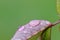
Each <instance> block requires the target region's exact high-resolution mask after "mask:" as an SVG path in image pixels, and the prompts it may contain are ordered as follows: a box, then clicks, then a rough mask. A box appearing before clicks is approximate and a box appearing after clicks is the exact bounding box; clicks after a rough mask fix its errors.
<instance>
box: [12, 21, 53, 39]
mask: <svg viewBox="0 0 60 40" xmlns="http://www.w3.org/2000/svg"><path fill="white" fill-rule="evenodd" d="M51 25H52V23H50V22H49V21H47V20H31V21H30V22H28V23H27V24H25V25H23V26H20V28H19V29H18V30H17V31H16V33H15V34H14V36H13V37H12V39H11V40H28V39H29V38H31V37H32V36H34V35H36V34H37V33H38V32H41V31H43V30H45V29H46V28H48V27H50V26H51Z"/></svg>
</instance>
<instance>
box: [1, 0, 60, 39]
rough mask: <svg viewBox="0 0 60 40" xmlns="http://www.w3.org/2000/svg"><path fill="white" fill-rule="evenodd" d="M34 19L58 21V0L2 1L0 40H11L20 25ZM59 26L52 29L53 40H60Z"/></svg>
mask: <svg viewBox="0 0 60 40" xmlns="http://www.w3.org/2000/svg"><path fill="white" fill-rule="evenodd" d="M34 19H39V20H40V19H44V20H48V21H50V22H55V21H56V20H58V19H59V17H58V16H57V9H56V0H0V40H10V39H11V38H12V36H13V35H14V33H15V31H16V30H17V29H18V27H19V25H24V24H26V23H27V22H29V21H30V20H34ZM59 26H60V25H56V26H55V27H53V28H52V34H51V40H60V31H59Z"/></svg>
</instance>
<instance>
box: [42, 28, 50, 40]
mask: <svg viewBox="0 0 60 40" xmlns="http://www.w3.org/2000/svg"><path fill="white" fill-rule="evenodd" d="M42 40H51V28H48V29H47V30H46V31H45V32H44V33H43V35H42Z"/></svg>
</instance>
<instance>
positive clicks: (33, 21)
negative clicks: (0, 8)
mask: <svg viewBox="0 0 60 40" xmlns="http://www.w3.org/2000/svg"><path fill="white" fill-rule="evenodd" d="M39 23H40V21H39V20H32V21H30V22H29V24H30V25H31V26H36V25H38V24H39Z"/></svg>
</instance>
